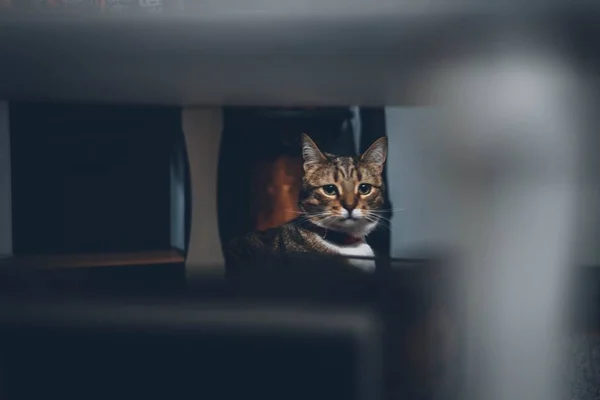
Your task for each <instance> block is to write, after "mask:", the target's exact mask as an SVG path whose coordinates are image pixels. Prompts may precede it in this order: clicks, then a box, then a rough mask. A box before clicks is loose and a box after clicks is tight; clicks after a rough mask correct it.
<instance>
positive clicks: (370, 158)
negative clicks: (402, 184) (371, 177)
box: [360, 136, 388, 169]
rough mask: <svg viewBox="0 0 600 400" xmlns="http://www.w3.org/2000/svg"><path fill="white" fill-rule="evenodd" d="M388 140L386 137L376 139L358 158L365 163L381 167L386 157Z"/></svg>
mask: <svg viewBox="0 0 600 400" xmlns="http://www.w3.org/2000/svg"><path fill="white" fill-rule="evenodd" d="M387 148H388V141H387V137H385V136H384V137H381V138H379V139H377V140H376V141H375V142H374V143H373V144H372V145H371V146H370V147H369V148H368V149H367V150H366V151H365V152H364V153H363V154H362V156H360V160H361V161H362V162H363V163H365V164H371V165H375V166H378V167H379V168H381V169H383V164H384V163H385V159H386V158H387Z"/></svg>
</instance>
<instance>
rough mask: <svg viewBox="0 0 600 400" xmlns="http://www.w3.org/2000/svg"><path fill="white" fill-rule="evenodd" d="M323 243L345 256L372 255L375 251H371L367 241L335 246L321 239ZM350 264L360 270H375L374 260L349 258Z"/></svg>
mask: <svg viewBox="0 0 600 400" xmlns="http://www.w3.org/2000/svg"><path fill="white" fill-rule="evenodd" d="M323 244H325V245H326V246H327V247H328V248H329V249H331V250H332V251H334V252H335V253H337V254H340V255H342V256H346V257H374V256H375V253H373V249H372V248H371V246H369V245H368V244H367V243H358V244H355V245H350V246H337V245H335V244H332V243H329V242H327V241H325V240H323ZM350 264H352V265H353V266H355V267H358V268H360V269H362V270H365V271H368V272H372V271H374V270H375V261H374V260H361V259H356V258H354V259H350Z"/></svg>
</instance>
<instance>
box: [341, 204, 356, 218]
mask: <svg viewBox="0 0 600 400" xmlns="http://www.w3.org/2000/svg"><path fill="white" fill-rule="evenodd" d="M342 213H343V215H344V218H354V217H355V216H356V210H355V208H354V207H348V206H344V208H343V211H342Z"/></svg>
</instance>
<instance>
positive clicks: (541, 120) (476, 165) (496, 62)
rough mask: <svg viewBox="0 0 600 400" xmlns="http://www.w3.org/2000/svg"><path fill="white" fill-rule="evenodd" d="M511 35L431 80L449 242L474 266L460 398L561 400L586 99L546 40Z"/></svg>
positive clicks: (468, 281) (470, 274)
mask: <svg viewBox="0 0 600 400" xmlns="http://www.w3.org/2000/svg"><path fill="white" fill-rule="evenodd" d="M513 35H514V36H513ZM511 36H512V39H513V40H511V39H510V38H508V37H504V36H502V39H501V40H491V41H488V43H486V45H485V46H483V48H484V49H485V51H483V52H481V51H480V52H476V56H473V57H471V58H469V59H467V60H465V59H463V60H462V61H461V62H458V63H448V65H445V66H444V67H443V68H438V69H436V73H434V76H435V78H434V79H432V80H430V82H429V85H431V86H430V89H431V92H429V93H430V94H433V96H434V97H433V100H434V101H435V102H436V103H438V104H441V105H442V107H441V109H442V110H443V114H444V122H445V124H444V125H443V126H444V127H445V128H446V129H447V130H446V131H445V132H444V135H441V136H443V138H441V143H440V148H439V149H438V150H440V153H439V155H440V157H444V162H445V163H446V165H447V169H446V172H445V173H446V174H447V175H446V176H445V180H446V181H447V182H449V183H450V190H451V192H452V194H451V196H452V197H451V198H452V200H453V201H452V202H451V207H453V210H452V211H453V216H454V218H455V221H454V223H453V227H454V229H453V231H452V232H453V236H454V237H453V238H452V239H453V241H454V243H455V244H456V245H457V246H458V247H459V249H460V250H461V253H460V255H461V257H462V258H461V260H462V261H463V262H465V263H466V264H467V267H468V268H467V269H466V271H467V274H466V275H465V279H466V281H465V283H466V285H467V287H468V290H467V292H466V296H465V310H466V312H467V313H468V314H467V315H468V320H469V323H468V330H469V331H468V336H469V347H470V349H469V353H470V354H469V366H468V367H467V369H468V370H467V376H468V380H469V384H468V390H467V393H466V394H465V397H464V398H469V399H488V400H513V399H545V400H548V399H557V400H558V399H559V398H563V397H564V396H563V394H564V389H565V388H564V387H563V386H562V383H563V380H561V379H559V370H560V365H561V363H562V362H563V361H564V359H563V355H562V354H560V352H559V350H558V349H559V347H560V342H561V337H562V334H563V333H564V328H565V321H564V319H563V315H562V314H563V312H564V310H565V306H566V305H565V302H566V301H567V298H566V296H565V288H566V287H565V285H566V282H567V280H566V279H565V276H566V274H567V271H566V266H570V265H572V264H573V260H571V259H570V257H571V255H572V253H571V252H572V244H573V241H574V238H573V234H574V232H575V231H574V229H575V227H574V224H575V211H576V208H577V207H576V197H577V196H576V195H577V187H576V181H577V164H578V162H579V161H580V160H579V154H578V141H579V134H580V127H581V124H580V120H579V118H578V115H577V114H578V112H579V111H580V108H579V106H578V104H577V103H578V101H580V100H583V93H582V92H581V91H580V89H579V87H578V85H577V79H576V78H577V74H576V73H575V71H574V69H573V68H572V67H571V66H570V65H569V64H568V63H567V62H566V61H565V58H564V57H562V56H561V54H560V53H559V52H558V51H553V50H552V49H548V48H547V46H545V45H543V44H545V43H548V40H547V39H548V38H546V37H543V39H545V40H542V41H536V40H533V39H532V36H529V35H525V36H522V35H517V34H516V33H514V32H513V33H512V35H511ZM449 240H450V238H449Z"/></svg>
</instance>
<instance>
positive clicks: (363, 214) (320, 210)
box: [226, 135, 387, 271]
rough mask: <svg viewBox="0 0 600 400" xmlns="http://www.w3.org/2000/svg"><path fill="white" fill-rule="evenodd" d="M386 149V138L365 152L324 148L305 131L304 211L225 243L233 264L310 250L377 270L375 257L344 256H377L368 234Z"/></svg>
mask: <svg viewBox="0 0 600 400" xmlns="http://www.w3.org/2000/svg"><path fill="white" fill-rule="evenodd" d="M386 154H387V139H386V138H380V139H378V140H377V141H375V142H374V143H373V144H372V145H371V147H369V149H368V150H367V151H365V152H364V153H363V154H362V155H361V156H356V157H343V156H336V155H333V154H328V153H322V152H321V151H320V150H319V148H318V147H317V145H316V144H315V143H314V142H313V141H312V140H311V139H310V138H309V137H308V136H307V135H303V138H302V156H303V159H304V166H303V167H304V176H303V179H302V189H301V192H300V199H299V208H300V210H301V215H300V216H299V217H298V218H297V219H295V220H293V221H290V222H288V223H286V224H284V225H282V226H280V227H277V228H273V229H268V230H266V231H259V232H252V233H249V234H247V235H245V236H243V237H240V238H237V239H235V240H234V241H233V242H232V243H230V245H229V246H228V247H227V249H226V258H227V264H228V269H231V268H234V269H235V268H237V267H238V266H239V264H254V263H256V262H257V261H258V260H259V259H261V258H262V257H260V255H264V256H267V257H268V256H269V255H291V254H309V253H310V254H320V255H329V256H334V257H336V256H337V257H338V258H339V259H340V261H341V262H342V263H349V264H350V265H353V266H355V267H358V268H360V269H362V270H365V271H373V270H374V269H375V264H374V261H372V260H364V259H348V258H343V257H344V256H345V257H373V256H374V253H373V250H372V249H371V247H370V246H369V245H368V244H367V243H366V241H365V237H366V236H367V235H368V234H369V233H370V232H371V231H373V229H375V228H376V226H377V224H378V222H379V219H380V214H379V212H378V211H379V210H380V209H381V207H382V205H383V203H384V183H383V177H382V171H383V165H384V163H385V159H386ZM263 260H264V259H263Z"/></svg>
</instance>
